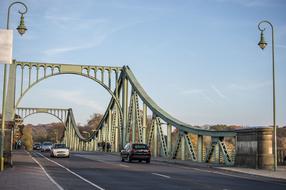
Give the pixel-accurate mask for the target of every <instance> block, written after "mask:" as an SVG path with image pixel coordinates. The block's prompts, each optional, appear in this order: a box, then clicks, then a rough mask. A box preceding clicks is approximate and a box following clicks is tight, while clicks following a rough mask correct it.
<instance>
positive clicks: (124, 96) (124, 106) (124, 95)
mask: <svg viewBox="0 0 286 190" xmlns="http://www.w3.org/2000/svg"><path fill="white" fill-rule="evenodd" d="M122 113H123V126H122V144H121V146H122V147H121V148H123V147H124V146H125V144H126V127H127V122H128V80H127V78H126V77H124V79H123V91H122Z"/></svg>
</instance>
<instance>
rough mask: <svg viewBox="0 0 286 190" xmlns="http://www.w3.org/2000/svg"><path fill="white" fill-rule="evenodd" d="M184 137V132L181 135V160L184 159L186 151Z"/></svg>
mask: <svg viewBox="0 0 286 190" xmlns="http://www.w3.org/2000/svg"><path fill="white" fill-rule="evenodd" d="M185 145H186V143H185V137H184V134H183V135H181V160H186V153H185V149H186V148H185Z"/></svg>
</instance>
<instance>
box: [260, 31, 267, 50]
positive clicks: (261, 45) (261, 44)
mask: <svg viewBox="0 0 286 190" xmlns="http://www.w3.org/2000/svg"><path fill="white" fill-rule="evenodd" d="M258 45H259V47H260V48H261V49H264V48H265V47H266V46H267V43H266V42H265V40H264V36H263V31H261V33H260V41H259V42H258Z"/></svg>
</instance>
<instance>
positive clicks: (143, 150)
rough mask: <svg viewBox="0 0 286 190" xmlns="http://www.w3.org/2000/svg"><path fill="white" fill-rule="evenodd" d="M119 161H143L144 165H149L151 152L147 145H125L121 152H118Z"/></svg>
mask: <svg viewBox="0 0 286 190" xmlns="http://www.w3.org/2000/svg"><path fill="white" fill-rule="evenodd" d="M120 155H121V161H122V162H124V161H125V160H127V161H128V162H132V160H139V162H141V161H142V160H145V161H146V163H150V160H151V152H150V149H149V147H148V145H147V144H142V143H136V144H135V143H134V144H132V143H127V144H126V145H125V147H124V149H123V150H121V152H120Z"/></svg>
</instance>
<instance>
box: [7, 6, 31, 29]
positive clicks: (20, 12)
mask: <svg viewBox="0 0 286 190" xmlns="http://www.w3.org/2000/svg"><path fill="white" fill-rule="evenodd" d="M15 4H21V5H23V6H24V8H25V10H24V11H21V10H18V13H19V14H21V15H23V14H26V13H27V11H28V7H27V6H26V5H25V4H24V3H22V2H19V1H16V2H13V3H11V4H10V6H9V8H8V15H7V27H6V28H7V30H8V29H9V21H10V9H11V7H12V6H13V5H15Z"/></svg>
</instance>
